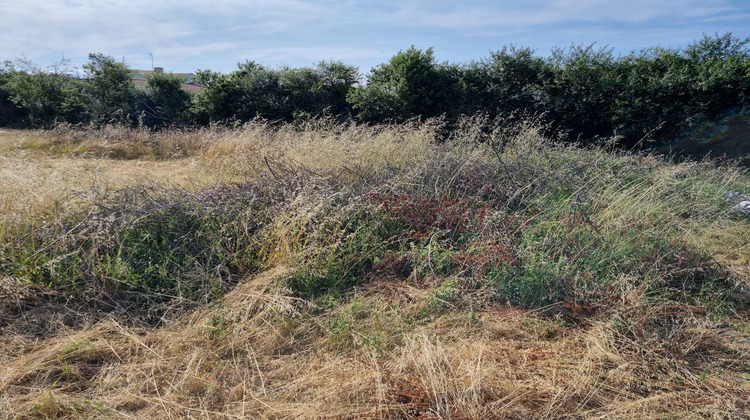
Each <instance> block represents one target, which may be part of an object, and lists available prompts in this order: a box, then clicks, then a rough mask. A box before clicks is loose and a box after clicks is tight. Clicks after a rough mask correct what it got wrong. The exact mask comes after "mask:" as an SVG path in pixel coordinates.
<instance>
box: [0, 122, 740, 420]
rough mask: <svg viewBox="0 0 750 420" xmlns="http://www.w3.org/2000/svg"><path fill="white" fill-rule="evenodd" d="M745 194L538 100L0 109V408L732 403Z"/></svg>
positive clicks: (515, 412)
mask: <svg viewBox="0 0 750 420" xmlns="http://www.w3.org/2000/svg"><path fill="white" fill-rule="evenodd" d="M743 194H744V195H750V177H749V176H748V174H747V172H746V171H744V170H741V169H739V168H738V167H736V166H732V164H731V163H721V162H716V161H704V162H684V163H679V164H674V163H670V162H668V161H666V160H664V159H661V158H657V157H652V156H638V155H632V154H628V153H623V152H618V151H614V150H607V149H603V148H596V149H593V148H592V149H582V148H579V147H575V146H571V145H565V144H562V143H560V142H559V141H556V138H555V135H554V133H552V132H549V131H547V130H545V128H544V127H542V126H540V125H539V124H536V123H534V122H533V121H530V122H523V123H512V124H511V123H507V122H503V121H486V120H483V119H481V118H473V119H472V118H468V119H465V120H463V121H461V122H460V123H459V124H458V125H457V127H456V129H455V130H454V131H451V133H450V134H446V131H445V128H444V126H443V125H442V124H441V123H440V122H436V121H428V122H426V123H407V124H403V125H395V126H380V127H367V126H358V125H338V124H334V123H331V122H329V121H326V120H315V121H311V122H308V123H304V124H296V125H284V126H271V125H269V124H267V123H265V122H263V121H254V122H251V123H248V124H245V125H243V126H240V127H235V128H232V129H225V128H216V127H214V128H207V129H200V130H193V131H177V130H174V131H165V132H159V133H152V132H148V131H143V130H136V129H124V128H116V127H109V128H105V129H102V130H98V131H79V130H76V129H74V128H71V127H65V126H61V127H59V128H58V129H56V130H54V131H0V418H7V419H31V418H86V419H89V418H102V419H105V418H118V419H119V418H123V419H128V418H130V419H143V418H164V419H170V418H174V419H178V418H206V419H221V418H421V419H435V418H458V419H460V418H466V419H475V418H476V419H479V418H518V419H526V418H540V419H541V418H547V419H557V418H580V419H594V418H620V419H643V418H717V419H718V418H750V414H748V413H750V402H748V401H750V311H748V303H749V302H750V217H747V216H745V215H743V214H741V213H739V212H737V211H735V210H734V207H735V205H736V204H737V203H738V202H739V201H740V200H742V199H743V198H742V195H743Z"/></svg>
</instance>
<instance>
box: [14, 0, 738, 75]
mask: <svg viewBox="0 0 750 420" xmlns="http://www.w3.org/2000/svg"><path fill="white" fill-rule="evenodd" d="M0 10H1V11H2V12H1V13H0V25H2V26H1V27H2V30H0V59H5V58H13V57H16V56H18V55H20V54H21V53H24V54H25V55H26V56H28V57H30V58H32V59H34V58H45V59H46V58H48V57H52V56H59V54H60V53H64V54H65V55H66V56H76V57H84V58H85V56H86V54H87V53H89V52H103V53H105V54H108V55H112V56H114V57H117V58H120V57H126V59H127V60H128V61H130V60H132V61H135V62H136V63H138V64H139V65H145V64H144V63H150V57H148V53H149V52H151V53H154V55H155V56H158V58H159V61H160V64H164V65H167V66H168V65H169V64H168V63H165V61H169V62H173V63H174V65H175V66H182V67H188V68H195V67H198V66H199V67H207V66H210V65H218V66H219V67H222V68H224V69H225V70H227V67H231V68H234V65H235V64H236V63H237V62H238V61H241V60H244V59H254V60H259V61H265V62H267V63H269V64H289V65H309V64H311V63H314V62H316V61H318V60H321V59H330V58H334V59H339V60H343V61H348V60H351V61H354V62H355V64H359V65H360V66H361V67H364V65H365V64H372V63H374V62H382V61H383V60H386V59H387V58H388V57H389V56H390V55H392V54H394V53H395V52H397V51H398V50H399V49H402V48H408V46H409V45H410V44H419V45H422V44H425V45H426V46H430V45H432V46H434V47H435V49H436V52H437V53H438V54H440V53H441V51H444V52H445V53H446V54H447V55H449V56H450V57H451V58H453V57H456V58H463V59H464V60H467V58H465V56H466V54H470V53H473V52H475V51H480V52H486V51H488V50H491V49H497V48H498V47H501V46H502V44H504V43H522V44H526V45H529V44H531V46H536V47H548V46H550V44H560V43H562V44H569V43H570V42H577V41H580V42H588V41H589V40H590V39H596V38H597V37H601V38H599V39H598V40H599V41H600V42H602V43H609V42H613V41H617V42H620V41H623V42H625V43H627V45H624V46H623V47H625V48H630V47H631V45H635V44H638V45H639V46H640V45H641V43H642V42H651V43H652V44H653V43H654V41H656V42H657V43H658V42H662V41H663V40H665V39H669V40H674V39H676V41H675V42H683V44H685V43H688V42H690V41H691V40H692V39H693V38H695V37H697V36H700V34H701V33H702V32H706V33H713V32H714V31H716V32H727V31H730V30H733V31H734V32H735V34H736V35H738V36H743V35H744V36H747V35H748V32H750V23H748V21H750V19H747V16H748V15H750V5H748V4H746V0H661V1H658V2H654V1H652V0H630V1H622V0H617V1H616V0H507V1H502V2H498V1H493V0H464V1H462V2H456V1H453V0H411V1H403V0H398V1H397V0H315V1H313V0H247V1H246V0H217V1H215V2H212V3H206V2H205V1H204V0H201V1H198V0H181V1H175V0H108V1H101V0H23V1H17V0H0ZM724 28H726V29H724ZM743 31H744V33H742V32H743ZM657 32H658V33H659V34H660V35H658V36H661V37H662V38H648V37H649V36H657V35H656V34H657ZM650 34H651V35H650ZM686 34H688V35H686ZM684 36H688V37H691V36H692V38H691V39H686V40H683V41H680V39H682V38H680V37H684ZM631 39H633V40H636V41H637V42H636V41H633V42H631V41H630V40H631ZM498 43H500V45H498ZM470 58H481V57H469V58H468V59H470ZM368 59H369V61H368ZM209 60H210V61H211V62H209V63H207V62H208V61H209ZM375 60H378V61H375ZM217 63H218V64H217Z"/></svg>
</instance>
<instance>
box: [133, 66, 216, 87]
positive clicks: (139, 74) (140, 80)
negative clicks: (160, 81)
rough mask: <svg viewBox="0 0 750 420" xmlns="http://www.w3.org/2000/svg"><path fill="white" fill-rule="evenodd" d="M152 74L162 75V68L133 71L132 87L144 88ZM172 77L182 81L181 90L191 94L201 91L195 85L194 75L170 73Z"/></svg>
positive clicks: (197, 85)
mask: <svg viewBox="0 0 750 420" xmlns="http://www.w3.org/2000/svg"><path fill="white" fill-rule="evenodd" d="M152 73H164V67H154V69H153V70H133V86H135V87H139V88H142V87H145V86H146V77H147V76H148V75H149V74H152ZM170 74H171V75H172V76H175V77H178V78H180V80H182V88H183V89H185V90H186V91H188V92H191V93H198V92H201V91H202V90H203V87H202V86H200V85H199V84H197V83H195V81H194V80H193V79H194V78H195V73H170Z"/></svg>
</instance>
